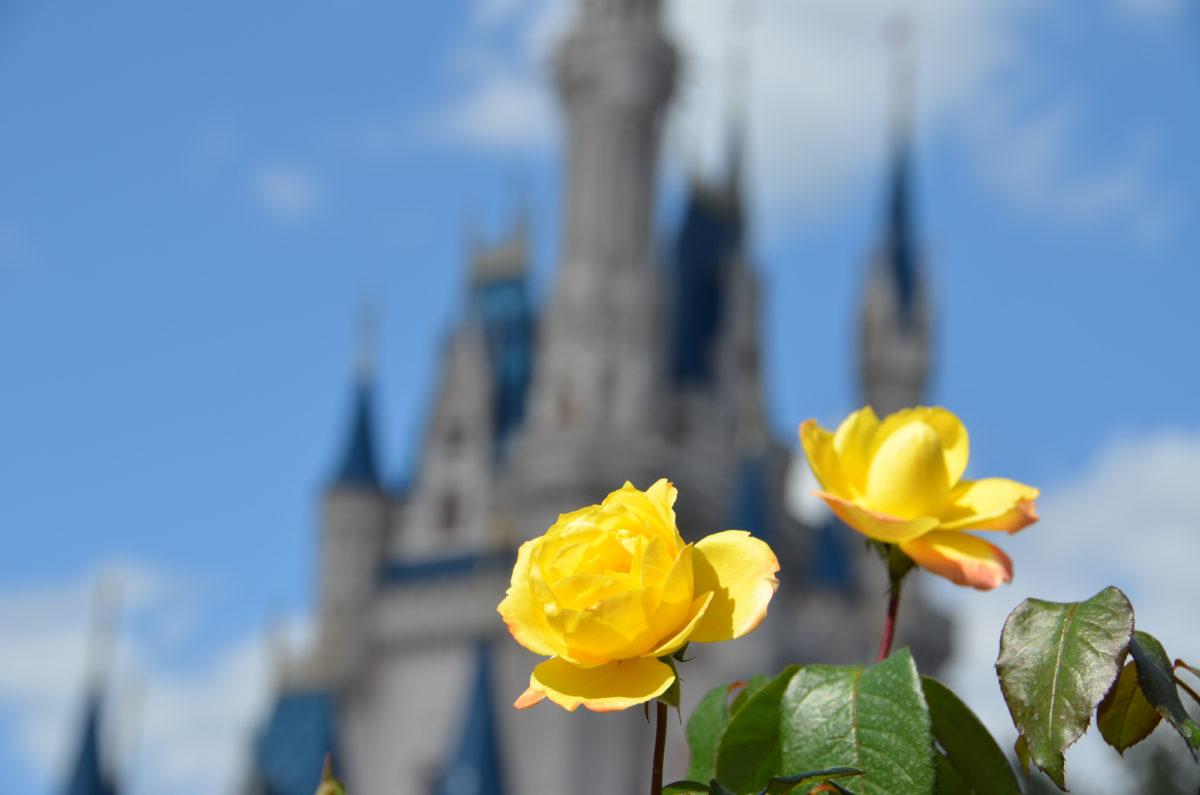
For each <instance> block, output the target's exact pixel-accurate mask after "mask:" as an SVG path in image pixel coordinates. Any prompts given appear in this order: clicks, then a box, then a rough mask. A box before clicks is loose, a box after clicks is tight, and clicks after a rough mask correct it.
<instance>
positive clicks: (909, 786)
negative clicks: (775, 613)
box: [780, 649, 934, 795]
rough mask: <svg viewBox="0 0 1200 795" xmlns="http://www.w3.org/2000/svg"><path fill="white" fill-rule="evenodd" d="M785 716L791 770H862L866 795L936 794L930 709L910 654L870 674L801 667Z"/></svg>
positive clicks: (785, 700)
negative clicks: (831, 768) (840, 766)
mask: <svg viewBox="0 0 1200 795" xmlns="http://www.w3.org/2000/svg"><path fill="white" fill-rule="evenodd" d="M780 709H781V718H782V721H783V724H782V727H781V729H780V741H781V745H782V750H783V760H782V761H783V765H784V768H785V769H791V770H796V769H801V770H802V769H806V768H819V767H829V766H834V765H847V766H852V767H857V768H859V769H861V770H862V771H863V777H862V778H861V779H859V780H858V781H856V782H855V785H854V786H855V789H856V790H859V791H861V792H862V793H864V794H865V795H910V793H918V792H920V793H926V792H932V791H933V788H934V768H933V734H932V730H931V727H930V719H929V710H928V708H927V707H926V704H925V697H924V695H923V693H922V691H921V680H920V677H919V676H918V675H917V668H916V665H914V664H913V660H912V655H911V654H909V652H908V649H901V650H900V651H898V652H896V653H895V654H893V655H892V656H891V657H889V658H888V659H886V660H884V661H883V662H880V663H876V664H875V665H873V666H871V667H869V668H862V667H861V666H830V665H812V666H806V667H804V668H801V669H800V670H799V671H798V672H797V673H796V675H795V676H794V677H792V680H791V682H790V683H789V684H788V687H787V691H786V692H785V693H784V696H783V703H782V706H781V708H780Z"/></svg>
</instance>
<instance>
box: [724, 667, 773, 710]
mask: <svg viewBox="0 0 1200 795" xmlns="http://www.w3.org/2000/svg"><path fill="white" fill-rule="evenodd" d="M770 681H771V677H769V676H767V675H765V674H758V675H756V676H752V677H750V678H749V679H747V680H746V681H745V682H743V683H741V692H740V693H738V694H737V695H736V696H735V697H734V699H733V703H732V704H731V705H730V706H729V714H730V715H735V714H737V712H738V710H740V709H741V708H742V707H744V706H745V705H746V702H747V701H749V700H750V699H752V698H754V695H755V693H757V692H758V691H759V690H762V689H763V688H764V687H766V686H767V682H770Z"/></svg>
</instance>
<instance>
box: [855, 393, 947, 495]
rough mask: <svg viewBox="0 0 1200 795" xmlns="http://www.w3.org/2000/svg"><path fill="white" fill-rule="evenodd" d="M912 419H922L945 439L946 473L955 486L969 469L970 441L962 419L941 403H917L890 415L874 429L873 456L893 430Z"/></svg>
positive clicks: (915, 420) (943, 448) (943, 444)
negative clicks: (926, 404) (940, 404)
mask: <svg viewBox="0 0 1200 795" xmlns="http://www.w3.org/2000/svg"><path fill="white" fill-rule="evenodd" d="M912 422H923V423H925V424H926V425H928V426H929V427H931V428H933V429H934V430H935V431H936V432H937V435H938V437H939V438H940V439H941V442H942V452H943V454H944V456H945V462H946V472H947V474H948V475H949V478H950V485H951V486H953V485H954V484H955V483H957V482H958V481H959V479H960V478H962V474H963V472H965V471H966V469H967V458H968V456H969V454H970V440H969V439H968V437H967V429H966V427H965V426H964V425H963V424H962V420H960V419H959V418H958V417H956V416H955V415H954V413H953V412H951V411H947V410H946V409H944V408H941V407H940V406H916V407H915V408H911V409H902V410H900V411H897V412H896V413H894V414H889V415H888V416H887V417H885V418H884V420H883V422H882V423H880V425H879V429H878V430H877V431H876V432H875V437H874V442H873V449H872V455H874V452H875V451H876V450H878V449H879V446H880V445H882V444H883V443H884V442H885V441H887V438H888V437H889V436H891V435H892V433H893V432H895V431H896V430H897V429H899V428H902V427H903V426H905V425H908V424H909V423H912Z"/></svg>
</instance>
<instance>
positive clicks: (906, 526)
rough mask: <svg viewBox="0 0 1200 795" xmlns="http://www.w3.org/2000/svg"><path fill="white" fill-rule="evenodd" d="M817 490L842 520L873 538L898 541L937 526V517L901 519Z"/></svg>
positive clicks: (890, 542) (892, 542)
mask: <svg viewBox="0 0 1200 795" xmlns="http://www.w3.org/2000/svg"><path fill="white" fill-rule="evenodd" d="M816 494H817V496H818V497H820V498H821V499H823V500H825V503H826V504H827V505H828V506H829V507H830V509H831V510H832V511H833V512H834V513H835V514H836V515H837V517H838V518H839V519H841V520H842V521H843V522H845V523H846V524H848V525H850V526H851V527H853V528H854V529H855V530H857V531H858V532H860V533H862V534H863V535H865V536H866V537H867V538H873V539H875V540H876V541H882V542H884V543H885V544H898V543H901V542H904V541H908V540H910V539H913V538H919V537H920V536H923V535H924V534H926V533H928V532H929V531H930V530H933V529H934V528H935V527H937V526H938V520H937V519H936V518H934V517H932V516H918V517H917V518H916V519H901V518H900V517H898V516H889V515H888V514H885V513H880V512H878V511H872V510H868V509H867V508H864V507H862V506H861V505H855V504H854V503H852V502H850V501H848V500H844V499H842V498H841V497H837V496H835V495H833V494H828V493H826V492H823V491H818V492H817V493H816Z"/></svg>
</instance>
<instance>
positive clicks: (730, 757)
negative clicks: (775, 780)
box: [716, 665, 821, 792]
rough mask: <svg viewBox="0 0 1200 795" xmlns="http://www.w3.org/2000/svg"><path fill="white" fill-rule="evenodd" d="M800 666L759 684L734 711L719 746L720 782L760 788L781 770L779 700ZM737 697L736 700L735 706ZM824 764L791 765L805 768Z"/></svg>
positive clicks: (747, 789)
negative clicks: (760, 685) (756, 689)
mask: <svg viewBox="0 0 1200 795" xmlns="http://www.w3.org/2000/svg"><path fill="white" fill-rule="evenodd" d="M797 670H800V666H798V665H793V666H790V667H788V668H785V669H784V670H783V673H781V674H779V676H777V677H775V678H774V679H772V680H770V681H769V682H767V683H766V684H765V685H763V686H762V687H760V688H759V689H758V691H757V692H755V693H754V695H752V696H750V697H749V698H748V699H746V700H745V701H744V702H743V703H742V706H741V708H740V709H737V711H735V712H734V713H733V716H732V717H731V718H730V720H729V725H728V726H727V727H725V733H724V734H723V735H721V745H720V748H719V749H718V750H717V774H716V777H717V778H718V779H720V781H721V783H722V784H724V785H725V786H726V787H729V788H731V789H733V790H736V791H738V792H757V791H758V790H760V789H762V788H763V787H765V786H766V785H767V782H768V781H769V780H770V779H771V777H772V776H777V775H779V774H780V772H782V771H781V769H780V762H781V759H780V754H779V722H780V721H779V717H780V716H779V700H780V699H781V698H782V697H783V692H784V690H785V689H786V688H787V686H788V683H789V682H790V681H792V677H793V676H794V675H795V674H796V671H797ZM737 704H738V702H737V701H735V702H734V706H735V707H736V706H737ZM816 767H821V765H791V766H790V768H791V769H792V770H797V769H799V770H806V769H809V768H816Z"/></svg>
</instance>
